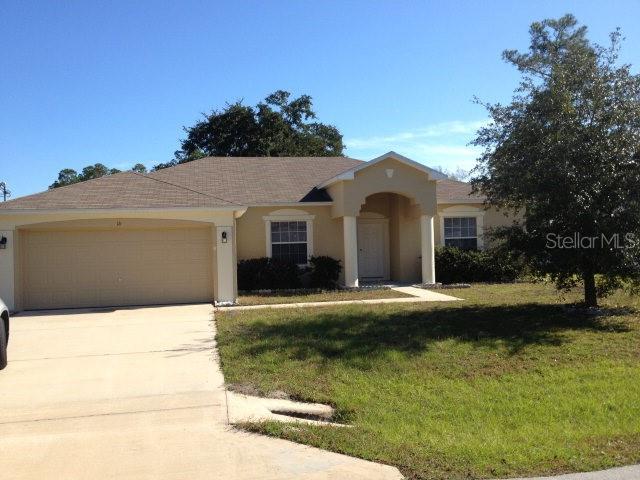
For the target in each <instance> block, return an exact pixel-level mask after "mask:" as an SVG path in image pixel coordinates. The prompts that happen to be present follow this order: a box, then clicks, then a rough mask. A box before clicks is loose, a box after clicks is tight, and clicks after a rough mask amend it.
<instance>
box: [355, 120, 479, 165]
mask: <svg viewBox="0 0 640 480" xmlns="http://www.w3.org/2000/svg"><path fill="white" fill-rule="evenodd" d="M486 124H487V121H486V120H476V121H467V122H463V121H454V122H442V123H436V124H432V125H427V126H425V127H422V128H416V129H413V130H409V131H405V132H398V133H393V134H389V135H380V136H372V137H361V138H347V139H345V144H346V146H347V155H349V156H351V157H354V158H360V159H363V160H368V159H371V158H375V157H377V156H378V155H381V154H383V153H385V152H388V151H389V150H394V151H396V152H398V153H400V154H401V155H405V156H407V157H409V158H411V159H413V160H416V161H418V162H421V163H424V164H425V165H429V166H441V167H444V168H447V169H456V168H463V169H465V170H470V169H471V168H473V166H474V165H475V160H476V158H477V157H478V156H479V154H480V151H481V150H480V149H479V148H477V147H474V146H470V145H468V143H469V142H470V141H471V140H473V138H474V137H475V133H476V131H477V130H478V129H479V128H480V127H482V126H484V125H486Z"/></svg>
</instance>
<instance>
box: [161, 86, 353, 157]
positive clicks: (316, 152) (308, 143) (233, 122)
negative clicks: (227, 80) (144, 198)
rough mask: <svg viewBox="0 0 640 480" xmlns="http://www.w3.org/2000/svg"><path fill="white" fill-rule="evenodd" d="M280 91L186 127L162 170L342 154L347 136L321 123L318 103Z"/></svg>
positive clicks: (207, 116) (238, 103) (227, 108)
mask: <svg viewBox="0 0 640 480" xmlns="http://www.w3.org/2000/svg"><path fill="white" fill-rule="evenodd" d="M290 97H291V94H290V93H289V92H285V91H283V90H278V91H276V92H274V93H272V94H271V95H269V96H267V97H266V98H265V99H264V101H263V102H260V103H258V104H257V105H256V106H255V107H251V106H248V105H244V104H243V103H242V102H241V101H238V102H235V103H231V104H227V106H226V107H225V108H224V109H223V110H220V111H218V110H214V111H212V112H211V113H209V114H206V115H204V118H203V119H202V120H201V121H199V122H197V123H196V124H195V125H194V126H192V127H188V128H187V127H185V129H184V130H185V132H186V134H187V138H185V139H184V140H182V141H181V148H180V150H178V151H176V152H175V155H174V157H175V158H174V159H173V160H171V161H170V162H167V163H161V164H159V165H156V166H155V167H154V169H156V170H157V169H161V168H166V167H170V166H173V165H177V164H179V163H186V162H190V161H192V160H197V159H198V158H202V157H205V156H226V157H240V156H272V157H281V156H337V155H342V153H343V149H344V145H343V143H342V135H341V134H340V132H339V131H338V129H337V128H336V127H334V126H332V125H327V124H324V123H320V122H317V121H316V114H315V112H314V110H313V103H312V99H311V97H310V96H309V95H301V96H300V97H298V98H294V99H290Z"/></svg>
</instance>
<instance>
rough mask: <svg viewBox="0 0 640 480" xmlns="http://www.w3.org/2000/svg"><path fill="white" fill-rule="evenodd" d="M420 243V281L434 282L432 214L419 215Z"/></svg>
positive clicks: (434, 261) (434, 263) (434, 262)
mask: <svg viewBox="0 0 640 480" xmlns="http://www.w3.org/2000/svg"><path fill="white" fill-rule="evenodd" d="M420 245H421V252H422V283H426V284H429V283H436V260H435V242H434V235H433V216H432V215H422V216H421V217H420Z"/></svg>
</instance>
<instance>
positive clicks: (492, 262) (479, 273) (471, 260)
mask: <svg viewBox="0 0 640 480" xmlns="http://www.w3.org/2000/svg"><path fill="white" fill-rule="evenodd" d="M435 260H436V279H437V280H438V282H440V283H443V284H447V283H467V282H513V281H515V280H516V279H518V278H520V277H522V276H524V274H525V267H524V264H523V262H522V261H521V260H520V259H519V258H518V257H517V256H516V255H514V254H512V253H510V252H508V251H505V250H504V249H500V248H494V249H487V250H461V249H459V248H456V247H438V248H436V252H435Z"/></svg>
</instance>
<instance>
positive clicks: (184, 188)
mask: <svg viewBox="0 0 640 480" xmlns="http://www.w3.org/2000/svg"><path fill="white" fill-rule="evenodd" d="M130 172H131V173H133V174H134V175H138V176H140V177H143V178H148V179H149V180H154V181H156V182H159V183H165V184H167V185H171V186H173V187H178V188H181V189H182V190H186V191H188V192H193V193H197V194H198V195H203V196H205V197H211V198H215V199H216V200H222V201H223V202H226V203H230V204H232V205H238V206H242V205H241V204H239V203H237V202H232V201H231V200H227V199H226V198H222V197H217V196H215V195H211V194H208V193H204V192H199V191H198V190H194V189H192V188H189V187H185V186H184V185H178V184H177V183H171V182H168V181H166V180H160V179H159V178H154V177H151V176H149V175H146V174H144V173H139V172H134V171H130Z"/></svg>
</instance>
